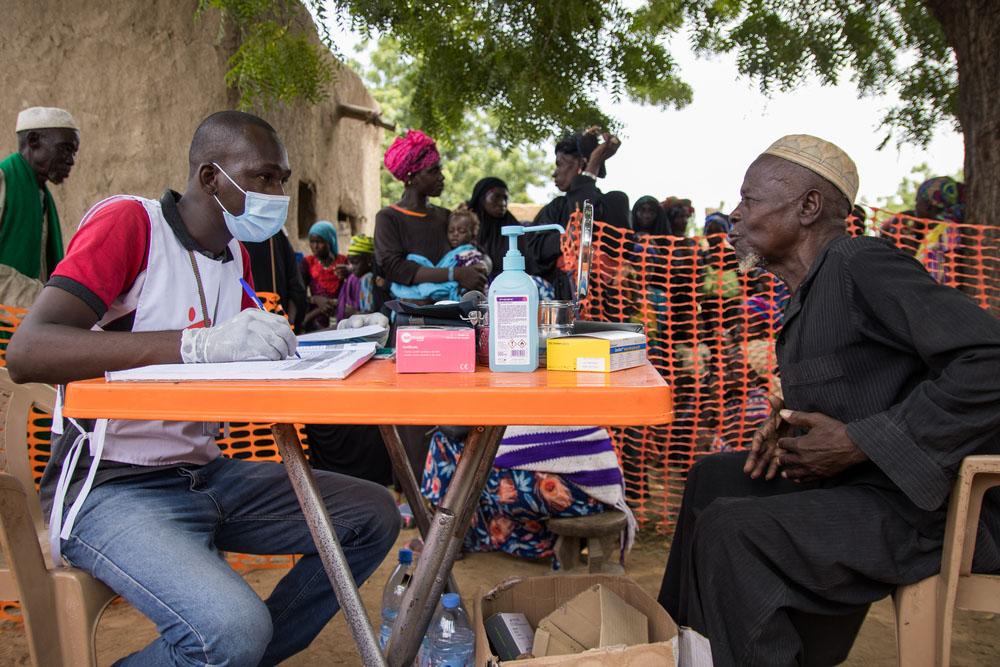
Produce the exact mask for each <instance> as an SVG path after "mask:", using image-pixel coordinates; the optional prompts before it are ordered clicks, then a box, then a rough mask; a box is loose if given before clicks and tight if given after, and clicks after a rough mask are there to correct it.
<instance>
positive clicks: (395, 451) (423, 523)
mask: <svg viewBox="0 0 1000 667" xmlns="http://www.w3.org/2000/svg"><path fill="white" fill-rule="evenodd" d="M379 431H381V433H382V442H384V443H385V448H386V451H388V452H389V459H390V460H391V461H392V470H393V472H394V473H395V474H396V481H397V482H398V483H399V486H400V487H401V488H402V489H403V497H405V498H406V502H408V503H410V509H411V510H412V511H413V519H414V521H415V522H416V524H417V531H418V532H419V533H420V537H421V538H423V540H424V541H425V542H426V541H427V540H428V539H429V538H428V534H429V533H430V531H431V513H430V512H428V511H427V505H426V504H425V503H424V497H423V495H422V494H421V493H420V485H419V484H418V483H417V477H416V473H414V471H413V466H411V465H410V457H408V456H407V455H406V448H405V447H403V441H402V440H401V439H400V437H399V431H398V430H396V427H395V426H385V425H382V426H379ZM448 591H449V592H451V593H458V592H459V590H458V584H457V583H456V582H455V578H454V577H452V576H451V575H449V576H448Z"/></svg>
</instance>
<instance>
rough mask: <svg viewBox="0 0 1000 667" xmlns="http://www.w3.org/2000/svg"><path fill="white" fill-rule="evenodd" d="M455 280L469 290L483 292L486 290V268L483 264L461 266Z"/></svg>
mask: <svg viewBox="0 0 1000 667" xmlns="http://www.w3.org/2000/svg"><path fill="white" fill-rule="evenodd" d="M455 280H457V281H458V284H459V285H461V286H462V287H464V288H465V289H467V290H478V291H480V292H482V291H483V290H484V289H485V288H486V267H485V266H483V265H482V264H473V265H472V266H459V267H458V268H456V269H455Z"/></svg>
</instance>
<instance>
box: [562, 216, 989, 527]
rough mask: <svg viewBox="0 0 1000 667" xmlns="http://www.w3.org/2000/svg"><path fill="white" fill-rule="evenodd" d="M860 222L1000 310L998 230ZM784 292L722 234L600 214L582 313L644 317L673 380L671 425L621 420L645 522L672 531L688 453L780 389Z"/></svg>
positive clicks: (727, 438)
mask: <svg viewBox="0 0 1000 667" xmlns="http://www.w3.org/2000/svg"><path fill="white" fill-rule="evenodd" d="M579 230H580V227H579V217H578V216H574V218H573V219H572V220H571V221H570V224H569V226H568V230H567V231H568V233H567V234H566V235H565V236H564V237H563V258H564V260H565V259H568V258H575V257H576V256H577V252H578V243H579ZM852 233H855V234H857V233H862V228H861V225H856V226H853V231H852ZM863 233H865V234H867V235H871V236H882V237H884V238H888V239H890V240H891V241H892V242H893V243H895V244H896V245H897V246H899V247H900V248H903V249H904V250H906V251H907V252H909V253H911V254H912V255H914V256H915V257H917V259H919V260H920V261H921V262H922V263H923V264H924V265H925V266H926V267H927V269H928V271H929V272H930V273H931V275H933V276H934V277H935V278H936V279H938V280H939V281H941V282H943V283H944V284H947V285H951V286H954V287H957V288H958V289H960V290H962V291H963V292H965V293H966V294H968V295H969V296H970V297H972V298H973V299H974V300H975V301H976V302H977V303H978V304H979V305H980V306H982V307H984V308H991V309H993V310H994V311H997V310H1000V278H998V276H1000V230H998V229H996V228H989V227H983V226H976V225H967V224H958V223H951V222H939V221H933V220H919V219H915V218H910V217H905V216H897V215H894V214H893V213H891V212H888V211H882V210H879V209H872V210H871V215H870V216H869V219H868V221H867V222H866V223H864V226H863ZM568 264H570V265H571V268H572V270H573V271H575V268H576V267H575V262H573V261H570V262H568ZM787 298H788V296H787V293H786V291H785V290H784V287H783V286H782V285H781V283H780V282H779V281H777V280H775V279H773V278H772V276H770V274H767V273H763V272H756V273H755V274H754V275H753V276H752V277H747V276H740V275H739V274H738V273H737V272H736V259H735V257H734V255H733V253H732V251H731V249H730V248H729V246H728V245H727V244H726V243H725V239H724V237H723V236H722V235H717V236H715V237H710V238H704V237H695V238H678V237H671V236H644V237H641V238H640V237H638V236H636V235H635V234H634V233H633V232H631V231H629V230H622V229H618V228H615V227H612V226H610V225H606V224H604V223H601V222H597V223H595V225H594V245H593V268H592V273H591V283H590V291H589V294H588V296H587V298H586V300H585V301H584V302H583V304H582V307H581V317H582V318H584V319H588V320H605V321H612V322H636V323H641V324H643V325H644V326H645V329H646V335H647V337H648V345H649V346H648V352H649V359H650V361H651V362H652V364H653V365H654V366H655V367H656V368H657V369H658V370H659V371H660V373H661V374H662V375H663V376H664V378H665V379H666V380H667V381H668V382H669V383H670V385H671V387H672V388H673V391H674V422H673V423H672V424H670V425H669V426H655V427H647V428H634V427H629V428H618V427H614V428H612V434H613V437H614V440H615V443H616V446H617V448H618V451H619V456H620V460H621V462H622V467H623V469H624V473H625V482H626V495H627V498H628V500H629V502H630V503H631V505H632V506H633V508H634V509H635V510H636V516H637V518H638V519H639V521H640V523H641V524H643V525H644V526H648V527H655V528H656V529H657V530H658V531H660V532H664V533H669V532H671V531H672V530H673V526H674V523H675V519H676V515H677V510H678V508H679V505H680V499H681V493H682V491H683V484H684V479H685V478H686V475H687V471H688V470H689V469H690V467H691V465H692V464H694V462H695V461H696V460H697V459H698V458H699V457H701V456H704V455H706V454H709V453H713V452H717V451H723V450H729V449H740V448H743V447H745V446H747V445H748V444H749V442H750V439H751V438H752V436H753V432H754V430H755V429H756V427H757V425H758V424H759V423H760V422H761V421H762V420H763V418H764V417H765V416H766V414H767V411H768V405H767V402H766V399H767V395H768V394H769V393H771V392H772V391H775V392H776V391H779V390H780V384H779V381H778V378H777V376H776V360H775V356H774V339H775V335H776V333H777V331H778V329H779V328H780V313H781V309H782V307H783V305H784V302H785V300H786V299H787Z"/></svg>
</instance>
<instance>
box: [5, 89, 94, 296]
mask: <svg viewBox="0 0 1000 667" xmlns="http://www.w3.org/2000/svg"><path fill="white" fill-rule="evenodd" d="M15 130H16V132H17V152H15V153H11V154H10V155H8V156H7V157H6V158H5V159H4V160H3V161H2V162H0V303H2V304H5V305H8V306H17V307H19V308H27V307H29V306H30V305H31V304H32V303H34V301H35V298H36V297H37V296H38V293H39V292H41V291H42V285H43V283H44V282H45V281H46V280H48V278H49V274H50V273H52V269H54V268H55V265H56V264H57V263H58V262H59V260H61V259H62V258H63V242H62V231H61V230H60V228H59V214H58V213H57V212H56V204H55V202H54V201H52V195H51V194H50V193H49V189H48V187H46V185H45V183H46V182H47V181H51V182H53V183H55V184H57V185H58V184H59V183H62V182H63V181H64V180H66V178H67V177H68V176H69V172H70V170H71V169H72V168H73V164H74V157H75V156H76V151H77V150H78V149H79V148H80V130H79V128H78V127H77V125H76V121H74V120H73V117H72V116H70V115H69V112H67V111H63V110H62V109H54V108H47V107H31V108H30V109H25V110H24V111H22V112H21V113H19V114H18V116H17V125H16V126H15Z"/></svg>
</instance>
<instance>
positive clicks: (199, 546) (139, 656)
mask: <svg viewBox="0 0 1000 667" xmlns="http://www.w3.org/2000/svg"><path fill="white" fill-rule="evenodd" d="M315 475H316V481H317V484H318V486H319V489H320V492H321V493H322V495H323V498H324V500H325V502H326V507H327V510H328V511H329V514H330V520H331V522H332V523H333V527H334V530H335V531H336V533H337V537H338V539H339V540H340V544H341V546H342V547H343V550H344V554H345V555H346V556H347V561H348V563H350V567H351V572H352V573H353V574H354V579H355V581H356V582H357V583H358V584H359V585H360V584H361V583H362V582H364V581H365V579H367V578H368V576H369V575H370V574H371V573H372V572H373V571H374V570H375V569H376V568H377V567H378V566H379V564H380V563H381V562H382V559H383V557H384V556H385V555H386V553H387V552H388V551H389V549H390V548H391V547H392V545H393V543H394V542H395V540H396V536H397V535H398V533H399V524H400V518H399V512H398V510H397V509H396V505H395V503H394V502H393V499H392V496H391V495H390V494H389V492H388V491H387V490H386V489H384V488H383V487H381V486H378V485H377V484H373V483H371V482H367V481H364V480H360V479H354V478H352V477H346V476H343V475H339V474H336V473H331V472H324V471H315ZM62 550H63V554H64V555H65V556H66V558H67V559H68V560H69V561H70V562H71V563H72V564H73V565H74V566H76V567H78V568H81V569H83V570H86V571H87V572H90V573H91V574H92V575H93V576H95V577H96V578H98V579H100V580H101V581H103V582H105V583H106V584H107V585H108V586H110V587H111V588H112V589H114V590H115V592H117V593H118V594H119V595H121V596H122V597H124V598H125V599H126V600H128V601H129V602H130V603H131V604H132V605H133V606H134V607H135V608H137V609H138V610H139V611H141V612H142V613H143V614H145V615H146V616H148V617H149V618H150V619H152V620H153V622H154V623H156V627H157V629H158V630H159V632H160V637H159V638H158V639H156V641H154V642H153V643H151V644H149V645H148V646H147V647H146V648H144V649H143V650H142V651H139V652H138V653H134V654H132V655H130V656H128V657H126V658H123V659H122V660H121V661H120V662H119V663H117V664H120V665H234V666H235V665H258V664H260V665H273V664H276V663H278V662H280V661H282V660H284V659H286V658H288V657H289V656H291V655H293V654H294V653H297V652H298V651H301V650H302V649H304V648H305V647H307V646H308V645H309V643H310V642H311V641H312V640H313V638H314V637H315V636H316V635H317V634H318V633H319V631H320V630H322V629H323V627H324V626H325V625H326V623H327V622H328V621H329V620H330V618H331V617H332V616H333V615H334V614H335V613H336V612H337V610H338V609H339V608H340V605H339V603H338V602H337V598H336V596H335V595H334V593H333V590H332V587H331V586H330V581H329V579H328V578H327V576H326V572H325V571H324V570H323V565H322V563H321V562H320V558H319V556H318V555H317V554H316V548H315V546H314V544H313V540H312V537H311V536H310V534H309V530H308V528H307V526H306V523H305V519H304V518H303V515H302V510H301V509H300V507H299V504H298V502H297V500H296V497H295V494H294V492H293V491H292V487H291V484H290V483H289V481H288V477H287V476H286V474H285V470H284V467H283V466H282V465H281V464H280V463H264V462H251V461H240V460H232V459H225V458H221V457H220V458H218V459H216V460H215V461H213V462H211V463H209V464H207V465H204V466H193V465H192V466H184V467H180V468H173V469H170V470H165V471H158V472H151V473H149V474H148V475H143V476H139V477H130V478H127V479H124V480H112V481H110V482H107V483H105V484H102V485H101V486H98V487H97V488H95V489H93V490H92V491H91V493H90V495H89V496H88V498H87V500H86V502H85V503H84V506H83V509H82V511H81V512H80V515H79V516H78V517H77V520H76V524H75V525H74V527H73V531H72V534H71V536H70V538H69V539H68V540H63V542H62ZM220 550H222V551H236V552H241V553H247V554H303V558H302V559H300V560H299V561H298V562H297V563H296V564H295V566H294V567H293V568H292V569H291V570H290V571H289V572H288V574H287V575H285V576H284V577H283V578H282V579H281V581H280V582H278V585H277V586H276V587H275V589H274V591H273V592H272V593H271V596H270V597H269V598H268V599H267V600H266V601H262V600H261V599H260V598H259V597H258V596H257V594H256V593H254V591H253V589H251V588H250V586H249V585H248V584H247V583H246V582H245V581H244V580H243V578H242V577H241V576H240V575H239V574H237V573H236V572H234V571H233V570H232V568H231V567H230V566H229V565H228V564H227V563H226V561H225V559H223V558H222V556H221V555H220V553H219V551H220Z"/></svg>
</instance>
